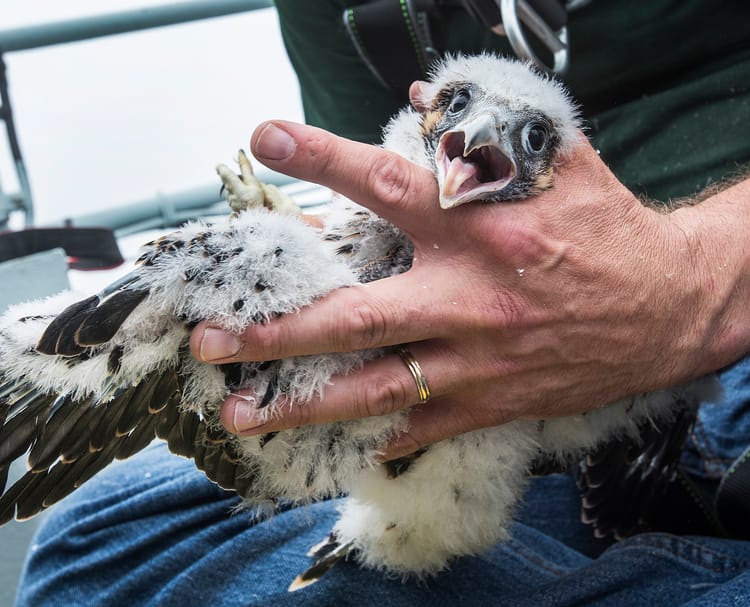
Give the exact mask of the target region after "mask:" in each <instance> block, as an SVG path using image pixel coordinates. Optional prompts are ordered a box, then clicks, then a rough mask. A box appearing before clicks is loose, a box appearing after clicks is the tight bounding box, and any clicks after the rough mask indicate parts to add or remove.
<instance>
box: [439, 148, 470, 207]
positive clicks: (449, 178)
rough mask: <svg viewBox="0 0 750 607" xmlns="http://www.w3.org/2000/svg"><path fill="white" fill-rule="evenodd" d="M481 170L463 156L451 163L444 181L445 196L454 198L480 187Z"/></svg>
mask: <svg viewBox="0 0 750 607" xmlns="http://www.w3.org/2000/svg"><path fill="white" fill-rule="evenodd" d="M478 174H479V169H478V167H477V165H476V164H474V163H473V162H468V161H467V160H466V159H465V158H464V157H462V156H456V157H455V158H454V159H453V160H451V161H450V164H449V165H448V168H447V169H446V171H445V177H444V181H443V191H442V194H443V196H447V197H449V198H453V197H455V196H458V195H459V194H461V193H463V192H466V191H468V190H470V189H472V188H475V187H477V186H478V185H479V177H478Z"/></svg>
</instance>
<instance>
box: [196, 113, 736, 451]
mask: <svg viewBox="0 0 750 607" xmlns="http://www.w3.org/2000/svg"><path fill="white" fill-rule="evenodd" d="M252 151H253V153H254V154H255V156H256V157H257V158H258V159H259V160H260V161H261V162H263V163H264V164H266V165H267V166H269V167H270V168H272V169H275V170H278V171H281V172H283V173H287V174H289V175H292V176H294V177H297V178H301V179H306V180H309V181H314V182H318V183H321V184H323V185H326V186H329V187H331V188H332V189H334V190H336V191H338V192H341V193H342V194H344V195H345V196H347V197H349V198H351V199H353V200H356V201H357V202H360V203H361V204H363V205H365V206H367V207H369V208H371V209H372V210H373V211H375V212H376V213H378V214H379V215H381V216H382V217H384V218H386V219H388V220H389V221H391V222H393V223H394V224H396V225H397V226H399V227H400V228H401V229H402V230H403V231H404V232H405V233H406V234H407V235H408V236H409V237H410V238H411V240H412V241H413V243H414V249H415V254H414V263H413V267H412V268H411V269H410V270H409V271H408V272H406V273H405V274H402V275H400V276H396V277H393V278H388V279H385V280H381V281H377V282H375V283H370V284H367V285H362V286H357V287H353V288H348V289H342V290H339V291H336V292H333V293H331V294H329V295H328V296H327V297H325V298H324V299H322V300H321V301H320V302H318V303H316V304H315V305H313V306H310V307H309V308H306V309H304V310H302V311H301V312H300V313H299V314H292V315H287V316H284V317H282V318H279V319H277V320H274V321H272V322H269V323H267V324H262V325H253V326H251V327H249V328H248V329H247V330H246V331H245V332H244V333H243V334H242V335H241V336H239V338H237V337H232V336H229V335H227V334H224V333H222V332H220V331H217V330H216V329H215V328H211V327H210V326H209V325H207V324H206V323H202V324H201V325H199V326H198V327H197V328H196V330H195V331H194V332H193V335H192V337H191V348H192V351H193V354H194V355H195V356H196V357H197V358H198V359H200V360H204V361H206V362H213V363H225V362H233V361H239V360H257V361H260V360H271V359H278V358H282V357H287V356H293V355H304V354H316V353H321V352H333V351H351V350H357V349H363V348H371V347H379V346H386V345H395V344H401V343H408V344H409V349H410V351H411V352H412V354H413V355H414V357H415V358H416V359H417V360H418V361H419V363H420V365H421V367H422V369H423V370H424V373H425V376H426V377H427V380H428V383H429V386H430V389H431V393H432V398H431V400H430V401H429V402H428V403H426V404H424V405H417V406H414V404H415V403H416V402H417V401H418V396H417V389H416V386H415V383H414V380H413V378H412V376H411V375H410V373H409V371H408V370H407V369H406V367H405V365H404V363H403V362H402V361H401V359H400V358H399V357H398V356H397V355H395V354H394V355H387V356H384V357H383V358H381V359H379V360H376V361H373V362H370V363H368V364H367V365H366V366H365V367H364V368H363V369H362V371H360V372H357V373H353V374H351V375H349V376H345V377H337V378H334V382H333V385H332V386H330V387H328V388H326V391H325V395H324V398H323V399H315V400H313V401H311V402H308V403H306V404H305V405H304V406H299V407H295V408H293V409H288V408H284V409H283V410H284V411H285V415H284V416H283V417H280V418H278V419H273V420H269V421H268V422H267V423H265V424H263V425H259V424H260V416H256V410H255V408H254V406H253V405H252V403H251V402H247V401H245V400H243V399H242V398H237V397H229V398H228V399H227V401H226V402H225V404H224V407H223V411H222V420H223V423H224V424H225V425H226V427H227V428H228V429H229V430H230V431H232V432H236V433H240V434H246V433H260V432H270V431H275V430H279V429H284V428H290V427H294V426H298V425H302V424H309V423H322V422H331V421H335V420H344V419H352V418H358V417H364V416H370V415H380V414H385V413H388V412H390V411H394V410H396V409H402V408H405V407H411V410H410V416H409V430H408V432H406V433H404V434H403V435H402V436H400V437H399V438H398V439H397V440H396V441H395V442H394V443H393V444H392V445H390V446H389V447H388V449H387V451H386V453H385V455H384V456H385V457H386V458H392V457H397V456H399V455H403V454H406V453H409V452H412V451H414V450H416V449H418V448H419V447H421V446H424V445H426V444H430V443H434V442H437V441H439V440H442V439H445V438H447V437H450V436H453V435H456V434H459V433H463V432H466V431H470V430H473V429H476V428H479V427H485V426H491V425H497V424H501V423H504V422H507V421H510V420H511V419H513V418H516V417H533V418H543V417H548V416H557V415H567V414H572V413H579V412H581V411H584V410H587V409H590V408H593V407H596V406H602V405H605V404H607V403H609V402H612V401H614V400H617V399H619V398H621V397H624V396H626V395H629V394H632V393H636V392H641V391H647V390H653V389H657V388H661V387H666V386H669V385H674V384H677V383H680V382H682V381H685V380H687V379H689V378H693V377H697V376H699V375H701V374H703V373H705V372H707V371H709V370H711V368H707V367H706V364H707V363H706V362H705V359H704V357H701V356H699V354H700V353H701V351H703V352H704V353H705V352H708V343H707V340H708V336H709V335H711V330H712V329H715V327H714V326H713V325H712V322H714V323H715V320H716V319H715V317H714V316H715V315H712V314H711V313H710V312H709V311H707V310H706V309H705V308H706V304H705V301H704V300H705V296H704V292H705V289H704V287H705V281H706V279H707V277H708V276H709V274H710V272H709V269H708V267H707V265H706V261H705V255H704V254H703V251H702V249H701V248H700V246H698V245H697V244H696V239H695V238H693V237H692V236H691V234H692V233H693V232H692V229H693V228H692V224H691V221H692V219H691V217H690V216H689V213H690V211H692V209H685V210H681V211H678V212H675V213H672V214H669V215H667V214H662V213H658V212H655V211H653V210H651V209H648V208H646V207H644V206H643V205H641V204H640V202H639V201H638V200H637V199H636V198H635V197H634V196H633V195H632V194H631V193H630V192H629V191H628V190H627V189H626V188H625V187H624V186H622V185H621V184H620V183H619V182H618V181H617V179H616V178H615V177H614V176H613V175H612V173H611V172H610V171H609V170H608V169H607V167H606V166H605V165H604V163H603V162H602V161H601V160H600V159H599V157H598V155H597V153H596V151H595V150H593V149H592V148H591V146H590V145H588V143H587V142H585V141H584V140H583V138H582V141H581V145H580V146H579V147H578V148H577V149H576V150H575V151H574V153H573V154H572V155H571V157H569V158H567V159H566V160H565V162H564V163H563V164H561V166H559V167H558V170H557V173H556V176H555V187H554V188H553V189H552V190H550V191H548V192H545V193H544V194H542V195H540V196H538V197H536V198H534V199H529V200H525V201H521V202H517V203H499V204H468V205H463V206H460V207H458V208H455V209H451V210H450V211H443V210H440V208H439V207H438V204H437V196H438V194H437V186H436V183H435V178H434V176H433V175H432V174H431V173H430V172H429V171H427V170H425V169H422V168H419V167H416V166H414V165H412V164H411V163H409V162H407V161H406V160H404V159H402V158H400V157H398V156H396V155H395V154H393V153H390V152H387V151H384V150H381V149H377V148H373V147H371V146H366V145H362V144H357V143H354V142H351V141H347V140H344V139H340V138H337V137H335V136H333V135H331V134H329V133H326V132H324V131H321V130H319V129H314V128H311V127H304V126H301V125H295V124H290V123H266V124H264V125H261V127H259V128H258V129H257V130H256V132H255V134H254V136H253V140H252ZM724 362H729V361H728V360H727V361H721V360H719V361H716V362H714V363H712V364H715V367H713V368H716V367H718V366H719V365H721V364H724Z"/></svg>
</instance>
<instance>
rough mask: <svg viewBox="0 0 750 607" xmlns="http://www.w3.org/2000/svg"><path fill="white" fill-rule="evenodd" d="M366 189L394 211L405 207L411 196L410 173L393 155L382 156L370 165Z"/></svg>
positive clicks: (401, 161) (402, 162)
mask: <svg viewBox="0 0 750 607" xmlns="http://www.w3.org/2000/svg"><path fill="white" fill-rule="evenodd" d="M367 178H368V183H367V187H368V190H370V191H371V192H372V193H373V195H374V196H375V198H377V199H378V200H379V201H381V202H382V203H384V204H385V205H387V206H389V207H392V208H394V209H400V208H403V207H405V206H406V204H407V203H408V202H409V198H410V197H411V195H412V173H411V171H409V170H407V169H406V166H405V161H404V160H403V159H401V158H399V157H397V156H395V155H394V154H383V155H381V156H379V157H378V158H377V159H376V160H375V161H374V162H373V164H372V166H371V169H370V171H369V173H368V177H367Z"/></svg>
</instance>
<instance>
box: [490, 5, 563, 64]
mask: <svg viewBox="0 0 750 607" xmlns="http://www.w3.org/2000/svg"><path fill="white" fill-rule="evenodd" d="M495 1H496V3H497V5H498V6H499V7H500V14H501V16H502V19H503V22H502V25H498V26H496V27H494V28H493V31H494V32H495V33H497V34H501V35H503V34H504V35H506V36H507V37H508V41H509V42H510V45H511V46H512V47H513V50H514V51H515V53H516V54H517V55H518V56H519V57H521V58H522V59H528V60H529V61H532V62H533V63H534V64H535V65H537V66H538V67H540V68H541V69H543V70H544V71H546V72H554V73H555V74H564V73H565V71H566V70H567V69H568V29H567V27H561V28H560V29H559V30H558V31H553V30H552V29H551V28H550V27H549V25H547V23H546V22H545V21H544V19H542V18H541V17H540V16H539V14H538V13H537V12H536V11H535V10H534V9H533V8H532V7H531V6H529V4H528V3H527V2H526V0H495ZM519 18H520V21H519ZM521 21H522V22H523V23H524V24H525V25H526V27H528V29H529V30H530V31H531V32H532V33H533V34H534V35H535V36H536V37H537V38H538V39H539V41H540V42H541V43H542V44H543V45H544V46H545V47H546V48H547V50H549V51H550V53H551V54H552V60H553V64H552V65H551V66H550V65H547V64H546V63H545V62H544V61H542V59H540V58H539V57H538V56H537V54H536V53H535V52H534V51H533V50H532V48H531V46H530V45H529V43H528V40H527V39H526V36H525V34H524V32H523V30H522V29H521Z"/></svg>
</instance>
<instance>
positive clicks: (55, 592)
mask: <svg viewBox="0 0 750 607" xmlns="http://www.w3.org/2000/svg"><path fill="white" fill-rule="evenodd" d="M724 383H725V385H726V388H727V395H726V402H725V403H723V404H721V405H716V406H709V407H705V408H704V410H703V411H702V412H701V419H700V422H699V429H698V431H696V435H695V437H694V440H693V441H691V444H690V445H689V446H688V448H687V449H686V455H685V463H686V466H692V467H693V470H692V472H694V473H695V474H699V475H703V476H705V477H706V478H710V477H711V475H718V474H720V472H721V471H722V470H725V469H726V467H727V465H728V464H729V463H731V461H732V460H733V459H734V458H736V457H737V456H739V455H740V454H741V453H742V451H743V450H744V449H745V448H746V447H747V446H748V443H750V411H748V410H749V409H750V359H745V360H744V361H742V362H741V363H740V364H738V365H737V366H735V367H734V368H732V369H730V370H728V371H727V372H726V373H725V378H724ZM742 412H744V413H746V414H745V415H744V416H743V415H741V414H740V413H742ZM728 430H731V432H729V431H728ZM709 460H710V461H709ZM238 503H239V500H238V498H237V496H236V495H234V494H232V493H228V492H225V491H222V490H221V489H219V488H218V487H216V486H215V485H213V484H212V483H210V482H208V481H207V480H206V479H205V477H204V476H203V475H202V474H201V473H199V472H198V471H196V470H195V468H194V467H193V464H192V462H190V461H188V460H183V459H181V458H178V457H175V456H172V455H170V454H169V453H168V452H167V450H166V448H165V447H164V446H163V445H158V446H153V447H150V448H149V449H147V450H145V451H144V452H142V453H141V454H139V455H138V456H136V457H134V458H132V459H131V460H129V461H127V462H120V463H117V464H114V465H112V466H111V467H110V468H108V469H107V470H106V471H104V472H103V473H101V474H100V475H99V476H98V477H97V478H96V479H94V480H93V481H91V482H89V483H88V484H86V485H85V486H84V487H82V488H81V489H80V490H78V491H77V492H76V493H75V494H74V495H73V496H71V497H70V498H68V499H67V500H65V501H64V502H63V503H62V504H60V505H59V506H58V507H57V508H56V509H55V510H54V511H53V513H52V515H51V516H50V517H49V518H48V519H47V520H46V521H45V523H44V525H43V526H42V527H41V529H40V530H39V532H38V535H37V537H36V538H35V541H34V542H33V544H32V548H31V550H30V553H29V556H28V559H27V562H26V567H25V572H24V577H23V579H22V583H21V587H20V591H19V595H18V599H17V607H47V606H50V607H56V606H65V607H71V606H73V605H76V606H77V605H85V606H87V607H89V606H97V605H107V606H113V605H124V604H127V605H162V606H172V605H174V606H179V607H190V606H193V605H195V606H199V605H200V606H204V605H211V606H212V607H223V606H230V605H231V606H232V607H235V606H237V605H248V606H249V605H264V606H267V605H274V606H286V605H310V606H315V605H321V606H332V605H357V606H362V607H364V606H367V605H377V606H378V607H383V605H389V606H391V605H393V606H394V607H400V606H404V607H406V606H409V607H413V606H415V605H430V606H432V605H435V606H441V605H446V606H448V605H450V606H453V605H481V606H482V607H488V606H489V605H492V606H503V605H508V606H510V605H512V606H513V607H525V606H529V607H544V606H553V605H554V606H562V605H571V606H572V605H576V606H582V605H597V606H625V605H628V606H631V605H650V606H658V607H661V606H668V605H685V606H688V605H689V606H691V607H697V606H702V605H705V606H707V607H709V606H710V607H723V606H729V605H733V606H740V605H750V542H742V541H737V540H728V539H719V538H709V537H692V536H683V537H681V536H674V535H668V534H660V533H648V534H642V535H637V536H634V537H632V538H629V539H627V540H624V541H621V542H618V543H615V544H607V543H604V542H601V541H596V540H594V539H593V538H592V537H591V531H590V529H589V528H587V527H585V526H584V525H582V524H581V523H580V522H579V509H580V503H579V497H578V495H577V492H576V489H575V486H574V483H573V481H572V480H571V479H570V478H569V477H568V476H566V475H552V476H549V477H545V478H540V479H535V480H534V481H533V482H532V483H531V486H530V488H529V491H528V493H527V495H526V498H525V500H524V503H523V505H522V506H521V507H520V508H519V512H518V516H517V520H518V522H517V523H516V524H514V525H513V527H512V537H511V539H510V541H508V542H505V543H500V544H498V545H497V546H495V547H494V548H493V549H492V550H491V551H490V552H489V553H487V554H483V555H480V556H476V557H466V558H461V559H459V560H457V561H456V562H455V563H454V564H453V566H452V567H451V569H450V570H449V571H446V572H444V573H442V574H440V575H439V576H437V577H436V578H434V579H431V580H428V581H427V582H424V583H412V582H409V583H402V582H401V581H400V580H393V579H384V577H383V575H382V574H379V573H375V572H372V571H365V570H360V569H359V568H358V567H357V566H356V565H354V564H352V563H340V564H339V565H337V566H336V567H334V568H333V569H332V570H331V571H330V572H329V573H328V574H327V575H326V576H325V577H324V578H323V579H322V580H321V581H320V582H318V583H317V584H314V585H312V586H310V587H308V588H306V589H303V590H301V591H298V592H295V593H288V592H287V590H286V589H287V586H288V585H289V583H290V582H291V580H292V579H293V578H294V577H295V575H297V574H298V573H300V572H302V571H303V570H305V569H306V568H307V567H308V566H309V565H310V559H309V558H308V557H307V556H305V553H306V552H307V550H308V549H309V548H310V547H311V546H313V545H314V544H316V543H318V542H319V541H320V540H322V539H323V538H324V537H326V535H327V534H328V532H329V530H330V528H331V527H332V525H333V523H334V521H335V519H336V503H335V501H327V502H321V503H317V504H313V505H310V506H307V507H302V508H287V509H285V510H283V511H281V512H279V513H278V514H277V515H276V516H274V517H273V518H271V519H270V520H254V519H253V518H252V517H251V516H250V515H249V514H247V513H243V512H240V513H237V514H234V515H231V514H230V513H231V511H232V509H233V508H234V507H235V506H236V505H237V504H238ZM675 516H679V512H677V513H675Z"/></svg>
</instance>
